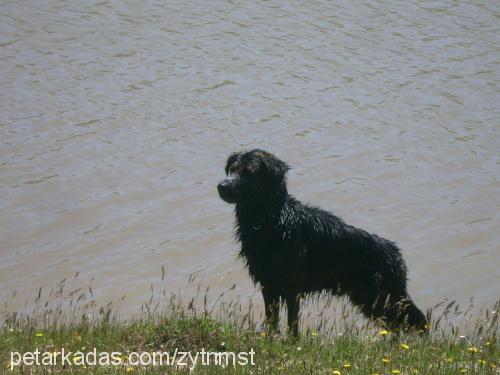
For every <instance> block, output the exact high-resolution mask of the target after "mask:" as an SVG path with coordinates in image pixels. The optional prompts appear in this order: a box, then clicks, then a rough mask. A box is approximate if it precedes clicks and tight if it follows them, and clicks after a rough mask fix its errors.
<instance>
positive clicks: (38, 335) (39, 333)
mask: <svg viewBox="0 0 500 375" xmlns="http://www.w3.org/2000/svg"><path fill="white" fill-rule="evenodd" d="M35 336H36V337H43V333H42V332H37V333H36V334H35Z"/></svg>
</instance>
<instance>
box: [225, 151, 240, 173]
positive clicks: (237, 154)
mask: <svg viewBox="0 0 500 375" xmlns="http://www.w3.org/2000/svg"><path fill="white" fill-rule="evenodd" d="M240 156H241V152H233V153H232V154H231V155H229V157H228V158H227V162H226V168H225V169H224V170H225V171H226V174H228V173H229V168H231V165H233V164H234V162H235V161H236V160H238V159H239V158H240Z"/></svg>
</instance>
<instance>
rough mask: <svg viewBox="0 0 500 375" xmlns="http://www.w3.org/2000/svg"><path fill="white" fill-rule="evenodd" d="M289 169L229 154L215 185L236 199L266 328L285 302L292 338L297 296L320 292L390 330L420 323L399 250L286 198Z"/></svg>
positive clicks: (254, 156) (240, 234) (263, 157)
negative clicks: (347, 301)
mask: <svg viewBox="0 0 500 375" xmlns="http://www.w3.org/2000/svg"><path fill="white" fill-rule="evenodd" d="M288 170H289V167H288V165H287V164H286V163H285V162H283V161H281V160H279V159H278V158H276V157H275V156H274V155H272V154H270V153H268V152H265V151H263V150H252V151H249V152H239V153H234V154H232V155H231V156H230V157H229V159H228V160H227V164H226V174H227V178H226V179H225V180H223V181H222V182H221V183H220V184H219V185H218V190H219V194H220V196H221V198H222V199H223V200H225V201H226V202H228V203H234V204H236V208H235V213H236V236H237V238H238V239H239V241H240V242H241V255H242V257H243V259H244V260H245V261H246V264H247V266H248V270H249V273H250V276H251V277H252V280H253V281H254V282H255V283H258V284H260V286H261V288H262V294H263V297H264V303H265V310H266V321H267V323H268V324H269V325H270V327H271V328H272V329H277V325H278V318H279V316H278V313H279V304H280V302H281V301H284V302H286V304H287V310H288V326H289V330H290V332H292V333H293V334H294V335H297V334H298V315H299V304H300V298H301V296H304V295H305V294H308V293H314V292H322V291H326V292H329V293H332V294H334V295H338V296H340V295H347V296H348V297H349V298H350V300H351V301H352V303H354V304H355V305H356V306H357V307H359V309H360V310H361V312H362V313H363V314H364V315H365V316H366V317H368V318H370V319H377V320H379V321H381V322H384V323H385V324H386V325H387V326H388V327H389V328H391V329H398V328H403V329H407V328H415V329H417V330H423V329H424V328H425V326H426V323H427V320H426V318H425V316H424V314H423V313H422V312H421V311H420V310H419V309H418V308H417V307H416V306H415V304H414V303H413V301H412V300H411V298H410V297H409V295H408V293H407V290H406V282H407V276H406V275H407V268H406V265H405V262H404V260H403V258H402V256H401V252H400V250H399V248H398V247H397V246H396V245H395V244H394V243H393V242H391V241H388V240H386V239H383V238H381V237H378V236H376V235H373V234H369V233H367V232H365V231H364V230H361V229H358V228H355V227H353V226H351V225H347V224H345V223H344V222H343V221H342V220H341V219H340V218H338V217H336V216H335V215H333V214H331V213H330V212H327V211H324V210H322V209H320V208H317V207H313V206H309V205H306V204H303V203H301V202H299V201H298V200H297V199H295V198H294V197H293V196H291V195H289V194H288V191H287V187H286V172H287V171H288Z"/></svg>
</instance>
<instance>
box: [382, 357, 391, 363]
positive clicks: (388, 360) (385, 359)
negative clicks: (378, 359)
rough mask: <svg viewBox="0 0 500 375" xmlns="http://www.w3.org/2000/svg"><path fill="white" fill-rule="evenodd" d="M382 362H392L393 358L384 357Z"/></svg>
mask: <svg viewBox="0 0 500 375" xmlns="http://www.w3.org/2000/svg"><path fill="white" fill-rule="evenodd" d="M382 362H384V363H391V360H390V359H389V358H382Z"/></svg>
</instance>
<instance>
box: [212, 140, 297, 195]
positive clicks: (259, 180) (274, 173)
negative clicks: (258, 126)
mask: <svg viewBox="0 0 500 375" xmlns="http://www.w3.org/2000/svg"><path fill="white" fill-rule="evenodd" d="M289 169H290V167H289V166H288V165H287V164H286V163H285V162H284V161H282V160H280V159H278V158H277V157H276V156H274V155H273V154H271V153H269V152H266V151H263V150H258V149H256V150H252V151H247V152H236V153H234V154H232V155H231V156H229V158H228V159H227V163H226V169H225V170H226V176H227V177H226V178H225V179H224V180H222V181H221V182H220V183H219V184H218V185H217V189H218V190H219V195H220V197H221V198H222V199H223V200H224V201H226V202H228V203H236V204H240V203H247V204H252V203H258V202H259V200H262V199H265V198H266V197H269V196H274V195H275V193H276V192H278V191H279V190H280V189H282V188H283V187H284V184H285V176H286V172H287V171H288V170H289Z"/></svg>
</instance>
